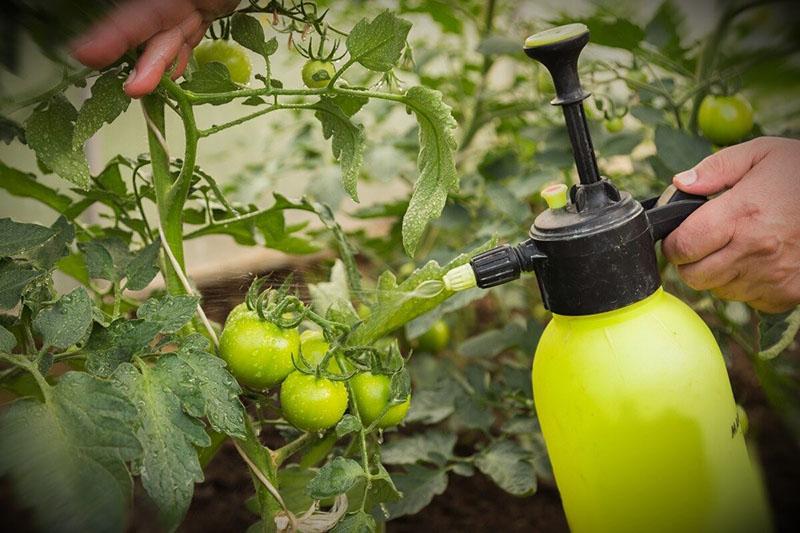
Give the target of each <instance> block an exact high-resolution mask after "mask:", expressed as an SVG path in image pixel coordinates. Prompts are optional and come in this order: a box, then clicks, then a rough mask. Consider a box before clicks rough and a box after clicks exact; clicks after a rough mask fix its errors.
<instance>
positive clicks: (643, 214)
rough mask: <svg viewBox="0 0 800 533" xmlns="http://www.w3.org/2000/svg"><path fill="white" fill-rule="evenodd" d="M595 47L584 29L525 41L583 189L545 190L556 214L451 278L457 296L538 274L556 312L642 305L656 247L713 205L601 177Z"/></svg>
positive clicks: (653, 278)
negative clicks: (549, 88)
mask: <svg viewBox="0 0 800 533" xmlns="http://www.w3.org/2000/svg"><path fill="white" fill-rule="evenodd" d="M588 42H589V30H588V28H587V27H586V26H585V25H583V24H568V25H566V26H560V27H558V28H552V29H550V30H546V31H543V32H541V33H538V34H536V35H533V36H531V37H529V38H528V39H527V40H526V41H525V53H526V54H528V56H530V57H532V58H533V59H536V60H537V61H540V62H541V63H542V64H543V65H544V66H545V67H546V68H547V69H548V70H549V71H550V74H551V75H552V77H553V83H554V85H555V88H556V98H555V99H553V101H552V102H551V103H552V104H553V105H557V106H560V107H561V109H562V111H563V112H564V119H565V121H566V124H567V131H568V132H569V138H570V143H571V145H572V153H573V155H574V157H575V163H576V167H577V170H578V175H579V177H580V183H579V184H577V185H573V186H572V187H571V188H570V189H569V194H568V195H567V187H566V186H565V185H555V186H551V187H549V188H548V189H545V190H544V191H542V196H543V197H544V198H545V200H546V201H547V203H548V207H549V209H547V210H545V211H544V212H542V213H541V214H540V215H539V216H538V217H536V220H535V221H534V223H533V226H531V229H530V237H531V238H530V239H528V240H527V241H525V242H523V243H522V244H519V245H517V246H513V247H512V246H508V245H504V246H500V247H498V248H495V249H493V250H489V251H488V252H485V253H483V254H481V255H478V256H476V257H475V258H474V259H473V260H472V261H471V262H470V265H469V266H465V267H461V268H458V269H455V270H454V271H451V272H449V273H448V274H447V276H445V279H444V281H445V285H446V286H447V287H448V288H450V289H451V290H462V289H464V288H467V287H469V286H475V285H477V286H478V287H483V288H488V287H493V286H495V285H500V284H502V283H506V282H508V281H511V280H513V279H516V278H518V277H519V276H520V273H521V272H530V271H535V272H536V277H537V281H538V283H539V288H540V290H541V292H542V299H543V301H544V304H545V306H546V307H547V308H548V309H550V310H552V311H553V312H554V313H557V314H561V315H590V314H595V313H600V312H603V311H611V310H613V309H619V308H621V307H625V306H627V305H630V304H632V303H634V302H637V301H639V300H642V299H644V298H646V297H647V296H649V295H651V294H652V293H653V292H655V291H656V289H658V287H659V286H660V285H661V277H660V275H659V270H658V265H657V263H656V253H655V247H654V244H655V241H657V240H659V239H662V238H663V237H665V236H666V235H667V234H668V233H669V232H670V231H672V230H673V229H675V228H676V227H677V226H678V225H679V224H680V222H681V221H682V220H684V219H685V218H686V217H687V216H689V214H691V213H692V212H693V211H694V210H695V209H697V208H698V207H699V206H700V205H702V204H703V202H705V200H706V199H705V198H702V197H690V196H687V195H685V194H682V193H675V192H674V191H673V192H670V193H669V195H668V196H669V197H668V198H666V199H664V200H662V201H660V202H656V199H651V200H647V201H646V202H644V203H640V202H638V201H636V200H634V199H633V198H632V197H631V195H630V194H628V193H626V192H621V191H619V190H618V189H617V188H616V186H614V184H613V183H611V182H610V181H608V180H607V179H605V178H602V177H601V176H600V172H599V170H598V168H597V161H596V159H595V154H594V148H593V146H592V140H591V137H590V135H589V127H588V124H587V121H586V116H585V115H584V112H583V100H585V99H586V98H587V97H588V96H589V93H586V92H585V91H584V90H583V88H582V87H581V83H580V80H579V78H578V56H579V55H580V52H581V50H582V49H583V48H584V46H586V43H588Z"/></svg>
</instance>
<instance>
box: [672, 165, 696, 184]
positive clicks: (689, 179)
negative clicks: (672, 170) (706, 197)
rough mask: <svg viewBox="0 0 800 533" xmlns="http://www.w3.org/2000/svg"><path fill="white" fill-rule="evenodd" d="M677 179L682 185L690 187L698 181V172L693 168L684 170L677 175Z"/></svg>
mask: <svg viewBox="0 0 800 533" xmlns="http://www.w3.org/2000/svg"><path fill="white" fill-rule="evenodd" d="M675 181H677V182H678V183H679V184H680V185H683V186H686V187H688V186H689V185H692V184H693V183H694V182H696V181H697V172H696V171H695V170H694V169H693V168H692V169H689V170H684V171H683V172H681V173H680V174H678V175H676V176H675Z"/></svg>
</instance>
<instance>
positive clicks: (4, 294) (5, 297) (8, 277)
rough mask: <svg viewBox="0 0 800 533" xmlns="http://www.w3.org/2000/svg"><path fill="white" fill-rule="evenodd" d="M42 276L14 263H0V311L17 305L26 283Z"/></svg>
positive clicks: (40, 273)
mask: <svg viewBox="0 0 800 533" xmlns="http://www.w3.org/2000/svg"><path fill="white" fill-rule="evenodd" d="M42 274H43V273H42V272H40V271H38V270H36V269H33V268H31V267H27V266H23V265H21V264H19V263H15V262H14V261H0V309H11V308H13V307H14V306H15V305H17V302H19V299H20V298H21V297H22V293H23V291H24V290H25V287H27V286H28V283H30V282H31V281H33V280H35V279H36V278H38V277H40V276H41V275H42Z"/></svg>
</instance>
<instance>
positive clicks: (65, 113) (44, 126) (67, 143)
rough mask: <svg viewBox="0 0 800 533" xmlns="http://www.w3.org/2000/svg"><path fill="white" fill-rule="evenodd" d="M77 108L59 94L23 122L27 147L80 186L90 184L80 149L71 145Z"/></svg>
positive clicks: (87, 167)
mask: <svg viewBox="0 0 800 533" xmlns="http://www.w3.org/2000/svg"><path fill="white" fill-rule="evenodd" d="M77 115H78V113H77V111H75V108H74V107H73V106H72V104H70V103H69V101H67V99H66V98H65V97H64V96H63V95H60V94H59V95H57V96H54V97H53V99H52V100H50V102H49V105H48V106H46V107H38V108H36V110H34V112H33V114H32V115H31V116H30V117H29V118H28V121H27V122H26V123H25V135H26V137H27V139H28V146H30V147H31V148H32V149H33V150H34V151H35V152H36V157H38V158H39V160H40V161H42V162H43V163H44V164H45V165H47V167H48V168H50V169H51V170H52V171H53V172H55V173H56V174H58V175H59V176H61V177H62V178H64V179H66V180H69V181H71V182H72V183H74V184H75V185H77V186H78V187H80V188H81V189H88V188H89V185H90V183H91V181H90V177H89V164H88V163H87V162H86V156H84V154H83V151H82V150H76V149H75V148H73V147H72V138H73V134H74V124H73V123H74V121H75V119H76V118H77Z"/></svg>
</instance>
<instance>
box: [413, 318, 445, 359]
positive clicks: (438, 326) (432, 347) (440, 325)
mask: <svg viewBox="0 0 800 533" xmlns="http://www.w3.org/2000/svg"><path fill="white" fill-rule="evenodd" d="M449 342H450V326H448V325H447V322H445V321H444V320H441V319H439V320H437V321H436V322H434V323H433V325H432V326H431V329H429V330H428V331H426V332H425V333H423V334H422V335H420V337H419V338H418V339H417V347H418V348H419V349H420V350H421V351H423V352H429V353H439V352H441V351H442V350H444V349H445V348H447V344H448V343H449Z"/></svg>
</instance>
